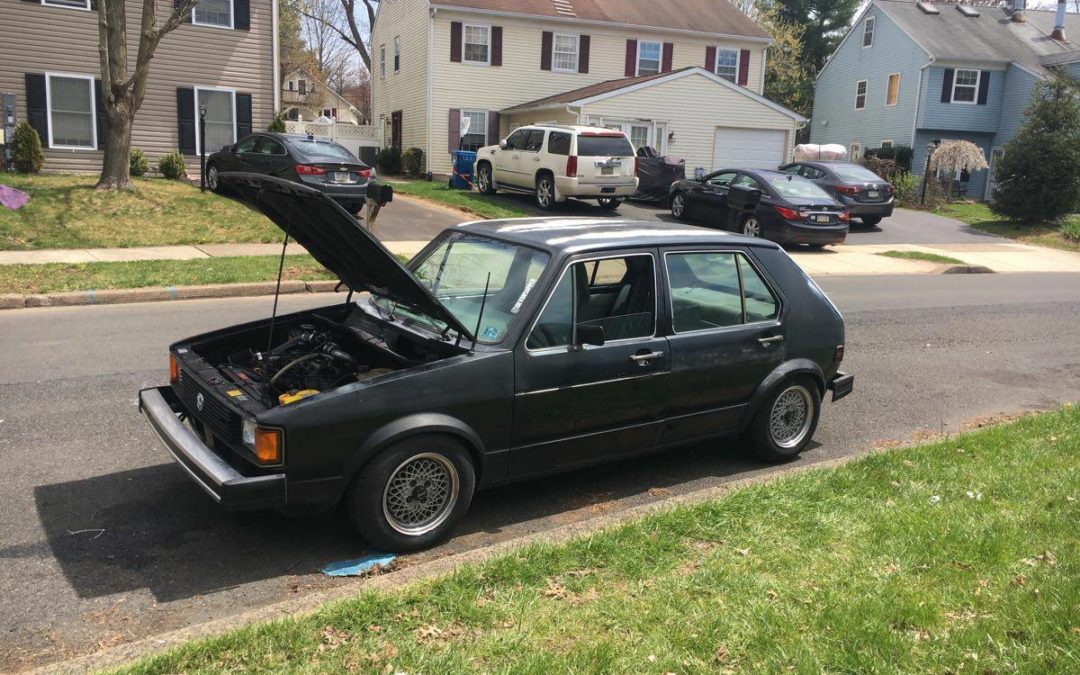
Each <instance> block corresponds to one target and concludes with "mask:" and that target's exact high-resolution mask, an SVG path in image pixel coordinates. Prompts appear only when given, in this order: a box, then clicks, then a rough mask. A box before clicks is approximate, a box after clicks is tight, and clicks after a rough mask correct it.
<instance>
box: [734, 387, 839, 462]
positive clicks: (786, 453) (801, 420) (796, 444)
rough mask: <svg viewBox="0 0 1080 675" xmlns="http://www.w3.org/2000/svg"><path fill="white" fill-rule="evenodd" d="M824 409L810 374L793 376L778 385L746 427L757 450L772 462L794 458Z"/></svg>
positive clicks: (814, 427)
mask: <svg viewBox="0 0 1080 675" xmlns="http://www.w3.org/2000/svg"><path fill="white" fill-rule="evenodd" d="M820 413H821V392H820V391H819V390H818V386H817V383H816V382H814V380H813V379H812V378H810V377H807V376H805V375H800V376H796V377H791V378H788V379H786V380H784V381H783V382H781V383H780V384H779V385H777V386H776V387H775V388H774V389H773V390H772V392H770V393H769V395H768V396H766V397H765V400H764V401H762V402H761V407H760V408H758V410H757V412H756V413H755V414H754V419H753V420H752V421H751V422H750V427H749V428H748V429H747V436H748V440H750V442H751V443H752V444H753V446H754V450H755V453H756V454H757V456H758V457H760V458H761V459H764V460H766V461H769V462H781V461H785V460H788V459H792V458H793V457H795V456H796V455H798V454H799V453H800V452H802V451H803V450H804V449H806V446H807V445H809V444H810V439H811V438H813V436H814V430H816V429H817V423H818V415H820Z"/></svg>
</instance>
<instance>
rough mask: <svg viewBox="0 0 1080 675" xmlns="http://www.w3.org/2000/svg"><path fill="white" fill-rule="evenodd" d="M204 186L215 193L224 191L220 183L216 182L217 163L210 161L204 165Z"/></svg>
mask: <svg viewBox="0 0 1080 675" xmlns="http://www.w3.org/2000/svg"><path fill="white" fill-rule="evenodd" d="M206 187H208V188H210V191H211V192H213V193H215V194H221V193H222V192H223V191H224V190H223V188H222V187H221V183H220V182H218V167H217V164H214V163H212V162H211V163H210V164H207V165H206Z"/></svg>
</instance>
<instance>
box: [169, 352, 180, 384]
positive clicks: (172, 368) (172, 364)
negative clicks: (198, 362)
mask: <svg viewBox="0 0 1080 675" xmlns="http://www.w3.org/2000/svg"><path fill="white" fill-rule="evenodd" d="M179 381H180V364H179V363H177V362H176V357H175V356H173V355H172V354H169V383H170V384H176V383H177V382H179Z"/></svg>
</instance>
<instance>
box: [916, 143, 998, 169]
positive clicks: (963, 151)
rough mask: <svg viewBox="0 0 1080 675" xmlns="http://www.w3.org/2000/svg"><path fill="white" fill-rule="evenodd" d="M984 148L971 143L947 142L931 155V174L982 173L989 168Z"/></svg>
mask: <svg viewBox="0 0 1080 675" xmlns="http://www.w3.org/2000/svg"><path fill="white" fill-rule="evenodd" d="M989 166H990V165H989V164H987V163H986V155H984V154H983V151H982V148H980V147H979V146H977V145H975V144H974V143H972V142H971V141H945V142H944V143H942V144H941V145H939V146H938V147H937V149H936V150H934V154H932V155H930V172H931V173H936V172H937V171H939V170H940V171H942V172H943V173H945V174H946V175H952V174H955V173H957V172H959V171H967V172H968V173H971V172H973V171H981V170H983V169H986V168H989Z"/></svg>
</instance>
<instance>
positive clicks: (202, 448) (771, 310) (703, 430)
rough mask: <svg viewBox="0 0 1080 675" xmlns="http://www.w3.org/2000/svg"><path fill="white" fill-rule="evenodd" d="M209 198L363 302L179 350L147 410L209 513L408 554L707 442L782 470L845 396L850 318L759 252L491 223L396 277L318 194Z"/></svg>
mask: <svg viewBox="0 0 1080 675" xmlns="http://www.w3.org/2000/svg"><path fill="white" fill-rule="evenodd" d="M222 180H223V181H225V182H227V183H228V184H229V187H233V188H235V189H236V191H237V192H238V193H239V195H240V199H241V200H242V201H244V202H246V203H248V204H249V205H251V206H252V207H254V208H256V209H259V210H260V211H262V212H263V213H265V214H266V215H267V216H268V217H269V218H270V219H271V220H273V221H274V222H275V223H277V225H278V226H279V227H281V228H282V229H286V228H288V230H289V231H290V232H291V233H292V236H293V237H295V239H296V241H297V242H298V243H299V244H301V245H303V246H304V248H306V249H307V250H308V251H309V252H310V253H311V255H312V256H314V257H315V259H317V260H318V261H319V262H320V263H322V264H323V265H324V266H326V267H327V268H328V269H330V270H331V271H333V272H334V274H336V275H337V276H338V277H339V278H340V279H341V280H342V282H343V283H344V284H345V285H346V286H347V287H348V288H349V289H351V291H356V292H363V293H362V295H358V296H354V295H353V294H352V293H350V294H349V296H348V297H347V298H346V300H345V301H344V302H342V301H341V300H337V301H334V302H331V303H330V304H327V305H326V306H324V307H320V308H317V309H311V310H307V311H303V312H298V313H295V314H290V315H287V316H280V317H276V320H275V319H274V318H270V319H266V320H261V321H255V322H252V323H246V324H241V325H237V326H230V327H227V328H222V329H219V330H216V331H214V332H211V333H206V334H204V335H197V336H195V337H191V338H186V339H183V340H180V341H179V342H177V343H175V344H173V345H172V346H171V347H170V348H169V362H170V363H169V366H170V367H169V378H170V380H171V382H170V384H169V385H167V386H162V387H153V388H149V389H144V390H143V391H141V392H140V393H139V407H140V409H141V410H142V411H143V413H144V414H145V415H146V416H147V418H148V420H149V422H150V425H151V427H152V428H153V429H154V430H155V431H156V433H157V434H158V436H159V437H160V438H161V440H162V442H163V443H164V445H165V446H166V448H167V449H168V450H169V451H170V452H171V453H172V455H173V456H174V457H175V459H176V461H177V462H178V463H179V464H180V466H181V467H182V468H183V469H184V470H185V471H186V472H187V473H188V474H189V475H190V477H191V478H192V479H193V481H194V482H195V483H196V484H197V485H198V486H199V487H201V488H202V489H203V490H205V491H206V492H207V493H209V495H210V496H211V497H212V498H213V499H214V500H216V501H217V502H219V503H220V504H221V505H222V507H225V508H233V509H267V508H269V509H277V510H281V511H285V512H291V513H308V512H311V511H317V510H326V511H329V510H332V509H334V507H336V506H338V505H342V506H344V507H345V510H346V511H347V512H348V513H349V516H350V518H351V519H352V522H353V524H354V526H355V527H356V529H357V531H358V533H359V534H360V535H361V536H362V537H363V538H364V539H365V540H367V541H368V542H369V543H370V544H372V545H374V546H376V547H378V548H381V549H383V550H393V551H407V550H415V549H418V548H423V547H426V546H430V545H432V544H434V543H435V542H437V541H439V540H440V539H442V538H444V537H446V536H447V535H448V534H449V533H450V531H451V529H452V528H453V526H454V524H455V523H457V522H458V521H459V520H460V519H461V517H462V516H463V515H464V514H465V511H466V510H467V509H468V508H469V504H470V502H471V501H472V498H473V494H474V492H475V491H476V490H479V489H483V488H487V487H492V486H496V485H504V484H507V483H511V482H516V481H522V480H526V479H529V478H535V477H538V476H543V475H549V474H554V473H558V472H561V471H568V470H572V469H578V468H581V467H585V466H589V465H593V464H598V463H602V462H610V461H614V460H619V459H622V458H626V457H631V456H633V455H637V454H641V453H645V452H652V451H660V450H666V449H669V448H672V447H675V446H678V445H684V444H688V443H701V442H711V439H714V438H716V437H721V436H741V437H742V439H743V441H742V442H743V443H745V445H746V446H747V447H749V448H753V449H754V450H755V451H756V452H757V454H758V456H759V457H761V458H763V459H765V460H770V461H784V460H788V459H791V458H793V457H795V456H796V455H798V454H799V453H800V452H802V451H803V449H805V448H806V447H807V445H808V444H809V443H810V439H811V437H812V436H813V435H814V430H815V428H816V427H817V423H818V416H819V413H820V411H821V404H822V400H823V397H824V396H825V395H826V394H827V393H828V392H832V399H833V400H834V401H835V400H836V399H838V398H841V397H843V396H845V395H847V394H848V393H850V392H851V391H852V387H853V382H854V380H853V376H851V375H845V374H844V373H842V372H840V370H839V368H840V362H841V360H842V359H843V356H844V320H843V318H842V317H841V316H840V313H839V312H838V311H837V309H836V307H835V306H834V305H833V304H832V302H830V301H829V299H828V298H827V297H826V296H825V294H824V293H822V292H821V290H820V289H818V287H817V286H816V285H815V284H814V283H813V282H812V281H811V280H810V279H809V277H807V276H806V274H805V273H804V272H803V271H802V269H800V268H799V266H798V265H796V264H795V263H794V262H793V261H792V259H791V258H790V257H789V256H788V255H787V254H786V253H784V251H783V250H782V249H780V248H779V247H778V246H777V245H776V244H773V243H771V242H768V241H765V240H763V239H758V238H747V237H738V236H732V235H728V234H723V233H718V232H715V231H713V230H709V229H706V228H701V227H688V226H685V225H672V224H668V223H658V222H656V221H630V220H614V221H612V220H610V219H606V218H596V219H591V218H562V217H560V218H525V219H512V220H488V221H479V222H473V223H467V224H464V225H458V226H456V227H452V228H450V229H448V230H446V231H444V232H443V233H442V234H440V235H439V236H438V237H436V238H435V239H434V240H433V241H432V242H431V243H429V244H428V245H427V246H426V247H425V248H424V249H423V250H422V251H420V253H418V254H417V255H416V257H415V258H413V259H412V260H411V261H410V262H409V263H408V266H403V265H402V264H401V263H399V262H398V261H397V260H396V259H395V258H394V256H393V255H391V254H390V252H389V251H387V250H386V249H385V248H383V246H382V245H381V244H380V243H379V242H378V240H376V239H375V238H374V237H373V236H372V235H371V234H370V233H369V232H368V231H366V230H365V229H364V228H362V227H361V226H360V225H359V224H358V223H357V222H356V220H355V219H353V218H352V217H351V216H350V215H349V214H347V213H346V212H345V211H343V210H342V209H341V208H340V207H339V206H337V205H336V204H333V203H332V202H331V201H330V200H329V199H327V198H326V196H325V195H323V194H320V193H319V192H317V191H315V190H312V189H310V188H307V187H305V186H302V185H297V184H295V183H290V182H287V181H283V180H279V179H275V178H270V177H267V176H258V175H253V174H231V175H226V176H223V177H222ZM185 422H186V424H185Z"/></svg>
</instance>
